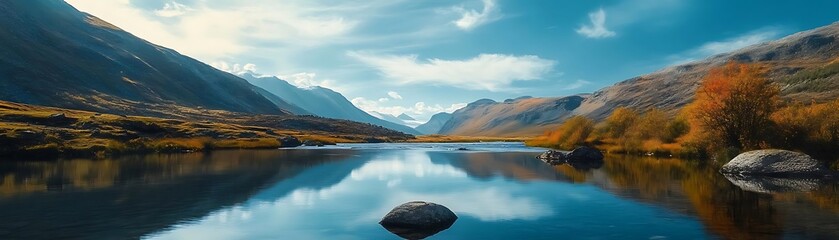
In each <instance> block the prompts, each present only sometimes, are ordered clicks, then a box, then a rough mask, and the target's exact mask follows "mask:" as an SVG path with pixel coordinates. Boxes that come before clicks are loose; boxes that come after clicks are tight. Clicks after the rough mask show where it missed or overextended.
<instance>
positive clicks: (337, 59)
mask: <svg viewBox="0 0 839 240" xmlns="http://www.w3.org/2000/svg"><path fill="white" fill-rule="evenodd" d="M67 2H69V3H70V4H72V5H73V6H75V7H76V8H78V9H80V10H82V11H85V12H89V13H91V14H93V15H96V16H99V17H100V18H102V19H104V20H106V21H109V22H111V23H114V24H116V25H117V26H120V27H122V28H123V29H125V30H127V31H129V32H131V33H134V34H135V35H137V36H139V37H142V38H144V39H146V40H149V41H151V42H153V43H157V44H160V45H163V46H166V47H170V48H173V49H175V50H177V51H179V52H181V53H184V54H186V55H188V56H191V57H194V58H196V59H198V60H201V61H203V62H205V63H208V64H211V65H213V66H216V67H217V68H220V69H223V70H226V71H231V72H238V71H245V70H249V71H255V72H257V73H260V74H266V75H276V76H280V77H282V78H284V79H286V80H289V81H291V82H292V83H294V84H296V85H298V86H312V85H320V86H325V87H329V88H333V89H335V90H337V91H339V92H341V93H343V94H344V95H345V96H346V97H347V98H349V99H351V100H353V103H355V104H356V105H357V106H359V107H360V108H362V109H364V110H367V111H379V112H385V113H391V114H394V115H398V114H399V113H402V112H406V113H408V114H409V115H412V116H415V117H417V118H418V119H420V120H427V119H428V118H429V117H430V116H431V115H432V114H434V113H437V112H440V111H452V110H454V109H456V108H458V107H461V106H463V105H464V104H465V103H469V102H472V101H474V100H477V99H481V98H490V99H495V100H504V99H506V98H515V97H519V96H545V97H547V96H564V95H571V94H576V93H584V92H592V91H595V90H597V89H600V88H602V87H606V86H608V85H611V84H613V83H615V82H618V81H621V80H624V79H628V78H631V77H634V76H637V75H640V74H644V73H649V72H652V71H655V70H657V69H660V68H663V67H666V66H669V65H673V64H677V63H682V62H686V61H690V60H698V59H702V58H705V57H707V56H710V55H713V54H716V53H722V52H726V51H730V50H733V49H737V48H740V47H743V46H747V45H750V44H754V43H759V42H764V41H768V40H772V39H777V38H780V37H783V36H785V35H789V34H791V33H795V32H798V31H802V30H807V29H811V28H815V27H819V26H822V25H827V24H830V23H832V22H835V21H837V20H839V13H837V12H836V11H835V9H839V1H835V0H834V1H830V0H811V1H766V0H764V1H756V0H738V1H731V0H608V1H569V0H566V1H561V0H530V1H522V0H457V1H441V0H424V1H417V0H414V1H410V0H343V1H339V0H283V1H274V0H249V1H233V0H174V1H173V0H113V1H98V0H67Z"/></svg>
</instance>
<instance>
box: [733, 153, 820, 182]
mask: <svg viewBox="0 0 839 240" xmlns="http://www.w3.org/2000/svg"><path fill="white" fill-rule="evenodd" d="M720 172H722V173H725V174H739V175H754V176H774V177H824V176H825V175H828V174H830V170H828V168H827V167H826V166H825V165H824V164H822V163H821V162H819V161H818V160H816V159H813V158H812V157H810V156H808V155H807V154H803V153H798V152H793V151H787V150H777V149H767V150H756V151H750V152H745V153H742V154H740V155H737V157H734V159H731V161H729V162H728V163H726V164H725V165H723V166H722V169H720Z"/></svg>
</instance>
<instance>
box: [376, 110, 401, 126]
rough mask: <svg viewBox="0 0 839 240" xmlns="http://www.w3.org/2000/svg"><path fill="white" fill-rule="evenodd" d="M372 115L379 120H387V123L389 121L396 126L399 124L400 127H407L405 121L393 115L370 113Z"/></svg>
mask: <svg viewBox="0 0 839 240" xmlns="http://www.w3.org/2000/svg"><path fill="white" fill-rule="evenodd" d="M370 115H373V116H374V117H376V118H379V119H382V120H385V121H388V122H392V123H396V124H399V125H405V120H402V119H400V118H399V117H396V116H393V115H391V114H387V113H381V112H376V111H372V112H370Z"/></svg>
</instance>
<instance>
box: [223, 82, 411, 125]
mask: <svg viewBox="0 0 839 240" xmlns="http://www.w3.org/2000/svg"><path fill="white" fill-rule="evenodd" d="M239 76H240V77H242V78H244V79H245V80H247V81H248V82H250V83H251V84H253V85H256V86H258V87H260V88H262V89H265V90H266V91H267V92H268V93H270V94H273V95H276V96H278V97H279V98H280V99H281V100H283V101H285V102H287V103H290V104H293V105H295V106H298V107H299V110H291V111H292V112H294V113H298V114H314V115H317V116H321V117H327V118H336V119H345V120H351V121H357V122H363V123H370V124H374V125H379V126H382V127H386V128H389V129H393V130H396V131H400V132H404V133H408V134H419V132H417V131H416V130H414V129H412V128H410V127H408V126H404V125H401V124H396V123H392V122H388V121H385V120H382V119H379V118H376V117H373V116H371V115H370V114H367V113H366V112H364V111H362V110H361V109H358V108H357V107H355V105H353V104H352V103H351V102H350V101H349V100H347V98H346V97H344V95H341V94H340V93H338V92H335V91H332V90H331V89H328V88H323V87H312V88H308V89H303V88H298V87H296V86H294V85H291V84H289V83H288V82H286V81H284V80H282V79H279V78H277V77H273V76H266V77H260V76H256V75H254V74H253V73H249V72H245V73H241V74H239ZM301 111H302V112H301Z"/></svg>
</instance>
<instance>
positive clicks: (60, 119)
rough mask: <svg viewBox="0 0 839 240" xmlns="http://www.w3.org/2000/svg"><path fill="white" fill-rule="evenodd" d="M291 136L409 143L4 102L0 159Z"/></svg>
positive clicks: (261, 144) (255, 145)
mask: <svg viewBox="0 0 839 240" xmlns="http://www.w3.org/2000/svg"><path fill="white" fill-rule="evenodd" d="M323 121H326V120H323ZM339 124H345V123H339ZM346 124H353V123H346ZM348 126H349V125H348ZM287 136H293V137H296V138H298V139H300V141H306V140H310V141H316V142H320V143H324V144H335V143H358V142H367V141H370V140H371V139H373V140H376V141H397V140H404V139H402V138H397V139H390V138H389V136H375V137H373V136H367V135H359V134H351V133H339V134H335V133H330V132H324V131H299V130H293V129H292V130H290V129H277V128H271V127H266V126H262V125H243V124H234V123H229V122H215V121H209V120H200V121H199V120H195V121H189V120H183V119H164V118H153V117H140V116H122V115H113V114H99V113H95V112H88V111H76V110H67V109H58V108H48V107H39V106H32V105H26V104H17V103H11V102H3V101H0V155H12V154H14V155H15V156H26V155H30V156H40V157H44V156H65V157H104V156H110V155H117V154H130V153H142V152H194V151H207V150H211V149H265V148H279V147H281V144H280V142H279V141H278V139H279V138H282V137H287Z"/></svg>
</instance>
